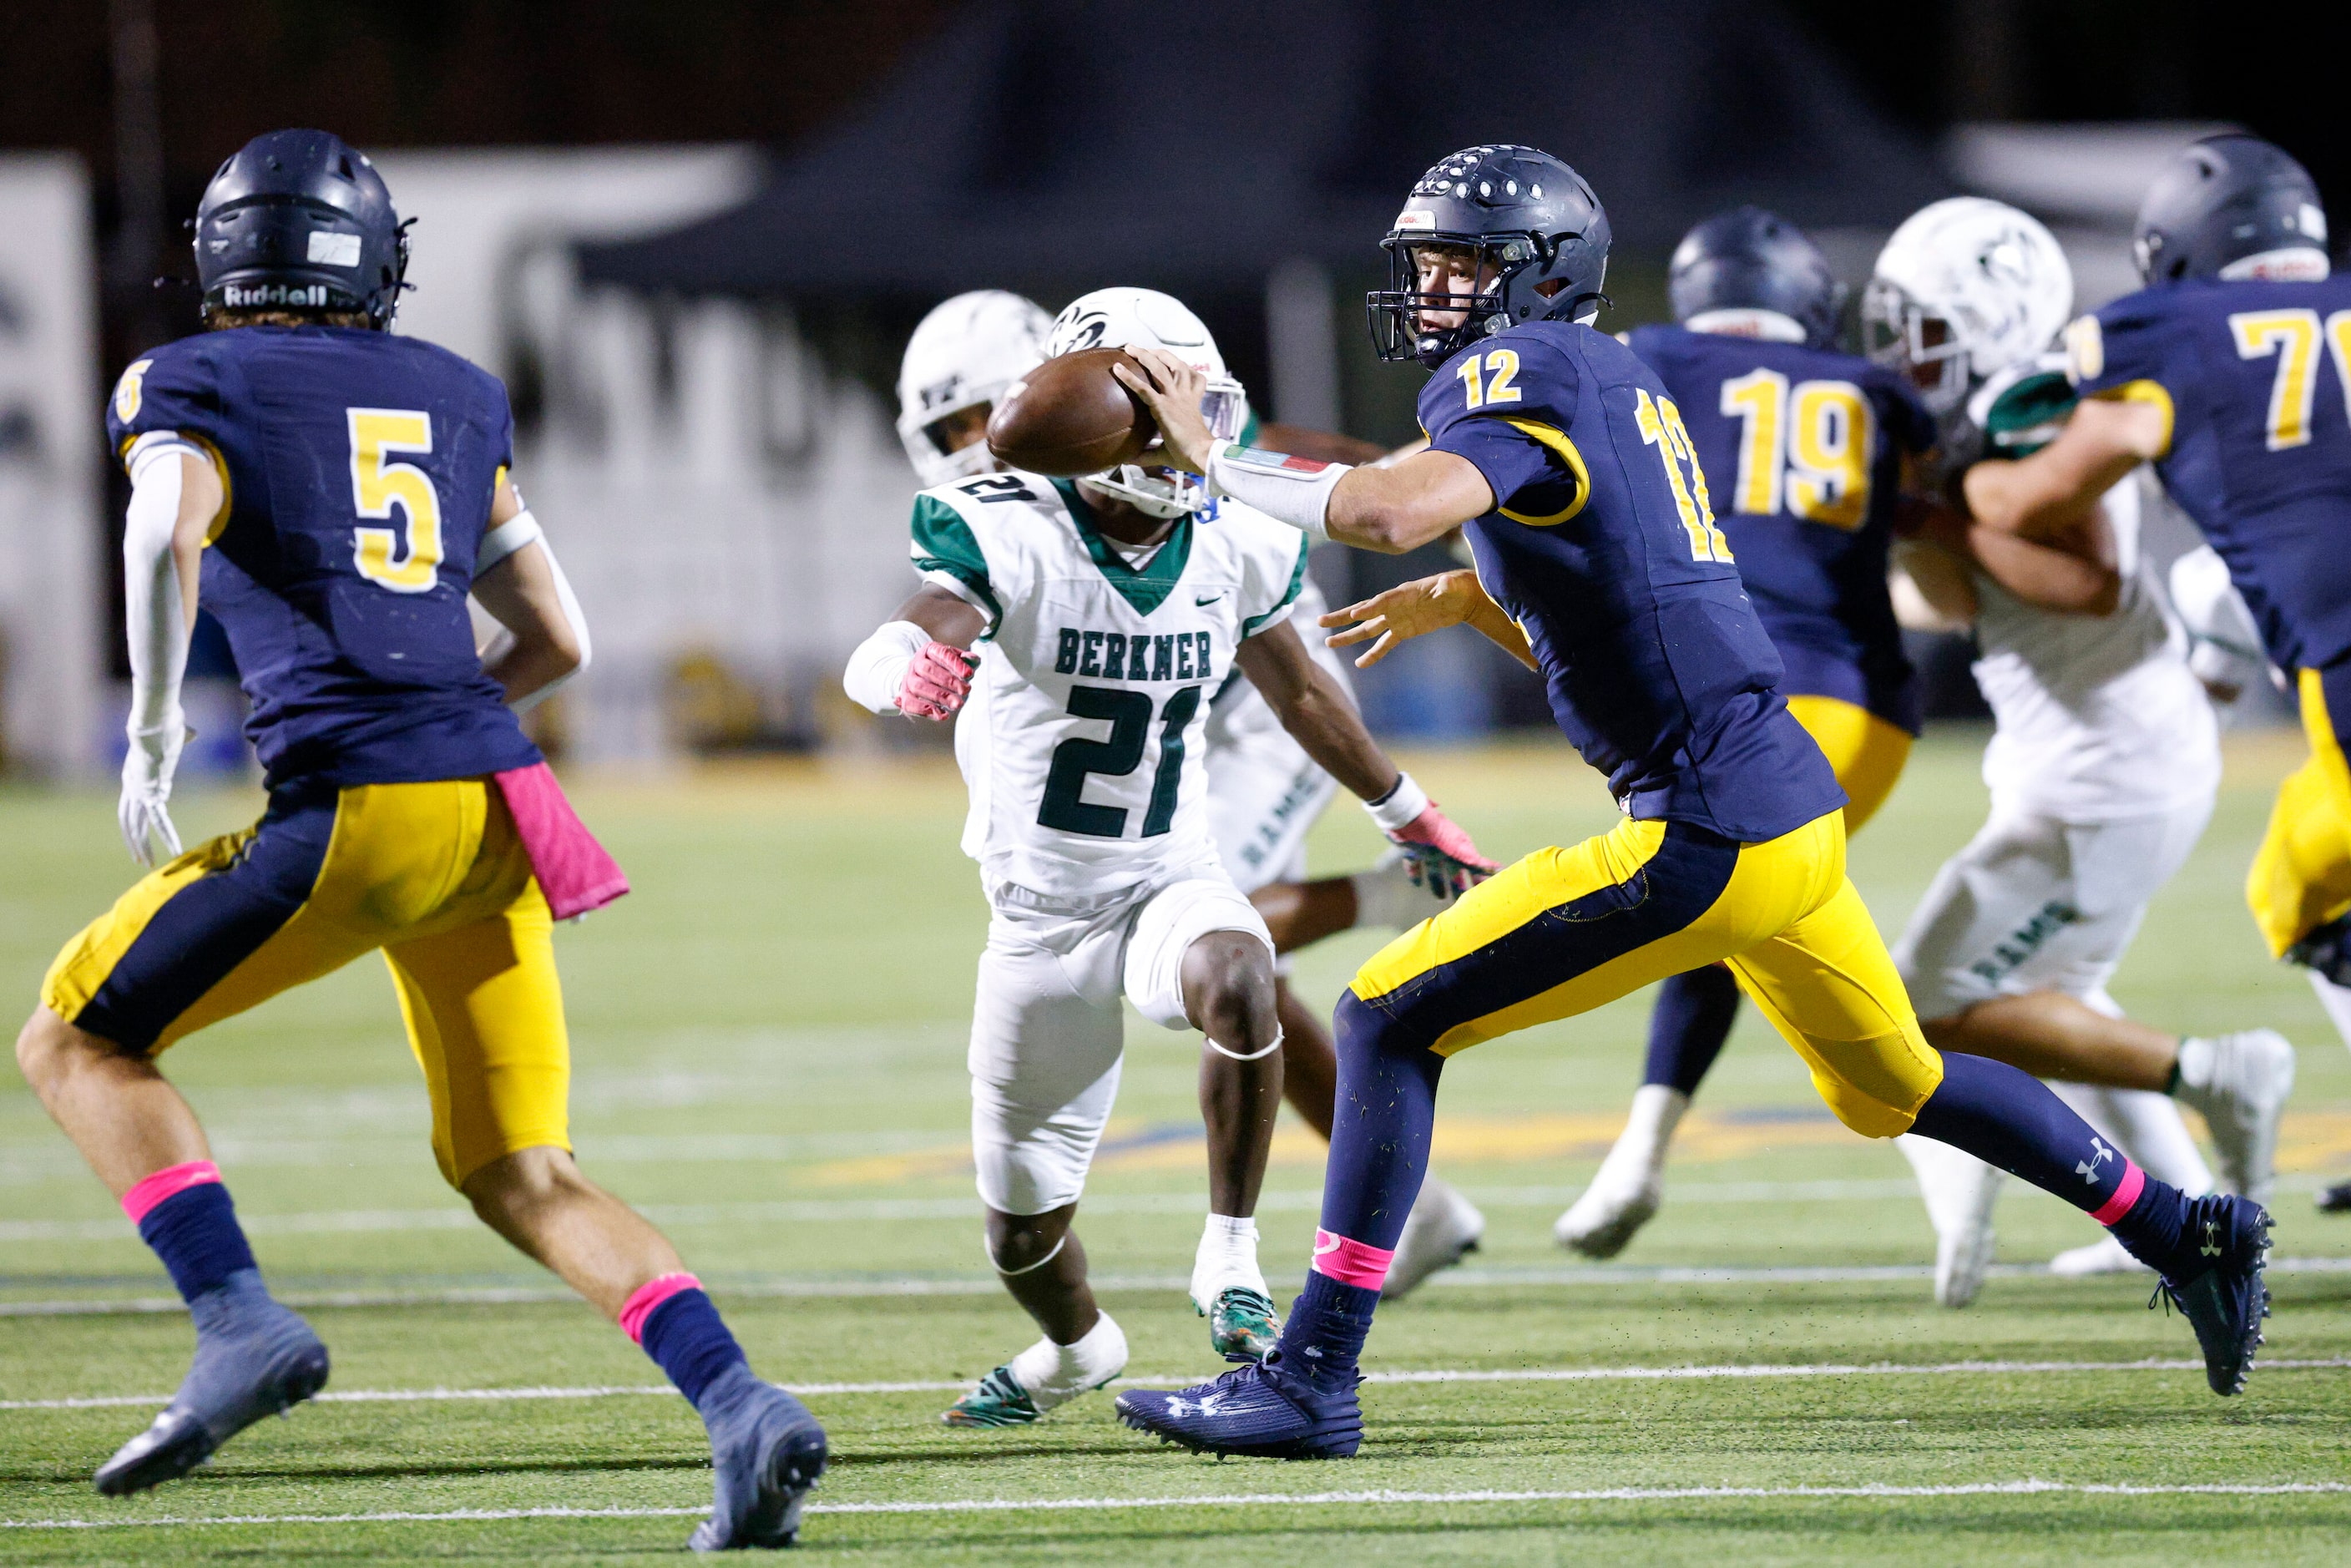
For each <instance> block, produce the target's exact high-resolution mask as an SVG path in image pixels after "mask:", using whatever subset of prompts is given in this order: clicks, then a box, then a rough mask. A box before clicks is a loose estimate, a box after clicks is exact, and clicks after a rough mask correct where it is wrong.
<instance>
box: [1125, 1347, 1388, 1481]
mask: <svg viewBox="0 0 2351 1568" xmlns="http://www.w3.org/2000/svg"><path fill="white" fill-rule="evenodd" d="M1289 1361H1290V1357H1289V1355H1288V1354H1287V1353H1285V1352H1283V1351H1280V1350H1275V1351H1273V1352H1271V1353H1270V1354H1268V1355H1267V1356H1266V1358H1265V1359H1264V1360H1263V1361H1252V1362H1248V1363H1245V1364H1242V1365H1239V1366H1237V1367H1235V1368H1234V1369H1233V1370H1232V1371H1230V1372H1228V1373H1226V1374H1225V1375H1223V1376H1222V1377H1219V1378H1217V1380H1216V1381H1215V1382H1213V1383H1203V1384H1201V1385H1198V1386H1197V1387H1195V1388H1186V1389H1181V1390H1179V1391H1176V1392H1175V1393H1169V1392H1167V1391H1166V1390H1165V1389H1146V1388H1135V1389H1129V1390H1128V1391H1127V1392H1126V1393H1124V1394H1122V1395H1120V1396H1118V1418H1119V1419H1120V1420H1122V1421H1123V1422H1125V1423H1126V1424H1127V1425H1128V1426H1130V1427H1134V1429H1135V1430H1136V1431H1138V1432H1148V1433H1150V1434H1151V1435H1152V1436H1153V1437H1157V1438H1159V1439H1160V1440H1161V1441H1163V1442H1168V1443H1174V1444H1175V1445H1176V1446H1177V1447H1178V1448H1189V1449H1191V1450H1192V1451H1193V1452H1194V1453H1196V1454H1200V1453H1211V1454H1214V1455H1216V1456H1217V1458H1220V1459H1221V1458H1224V1457H1225V1456H1226V1455H1228V1454H1249V1455H1253V1456H1256V1457H1259V1458H1269V1459H1343V1458H1350V1457H1352V1456H1353V1453H1354V1451H1355V1449H1356V1448H1357V1446H1358V1445H1360V1444H1361V1443H1362V1442H1363V1440H1364V1411H1363V1406H1362V1405H1361V1404H1359V1403H1358V1402H1357V1400H1356V1398H1355V1388H1356V1385H1360V1384H1361V1383H1362V1382H1363V1380H1364V1379H1363V1375H1362V1374H1361V1373H1357V1374H1354V1375H1352V1376H1351V1377H1350V1378H1349V1380H1348V1386H1347V1389H1346V1391H1345V1392H1344V1393H1342V1394H1326V1393H1324V1392H1323V1391H1322V1390H1321V1389H1319V1388H1316V1387H1315V1386H1314V1385H1313V1384H1312V1383H1311V1382H1310V1381H1309V1380H1308V1379H1307V1378H1306V1377H1305V1376H1304V1375H1302V1374H1301V1373H1298V1372H1295V1371H1293V1370H1291V1368H1290V1364H1289Z"/></svg>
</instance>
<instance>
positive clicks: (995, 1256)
mask: <svg viewBox="0 0 2351 1568" xmlns="http://www.w3.org/2000/svg"><path fill="white" fill-rule="evenodd" d="M1068 1234H1069V1222H1068V1221H1067V1220H1065V1219H1059V1218H1053V1217H1051V1216H1049V1215H1030V1216H1020V1217H1016V1218H1012V1219H1011V1220H1010V1222H1009V1223H1007V1222H1006V1220H1005V1219H1004V1218H999V1217H991V1218H989V1220H988V1222H987V1259H988V1261H989V1262H991V1263H993V1264H994V1265H995V1266H996V1269H997V1271H998V1273H1006V1274H1010V1273H1018V1272H1019V1271H1020V1270H1024V1269H1028V1268H1031V1267H1034V1266H1035V1265H1036V1264H1037V1263H1038V1262H1040V1260H1043V1259H1044V1258H1045V1257H1046V1256H1047V1255H1048V1254H1050V1252H1051V1251H1052V1250H1053V1249H1055V1248H1057V1247H1059V1246H1061V1242H1062V1240H1063V1239H1064V1238H1065V1237H1067V1236H1068Z"/></svg>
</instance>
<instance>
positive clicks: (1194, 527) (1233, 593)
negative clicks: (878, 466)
mask: <svg viewBox="0 0 2351 1568" xmlns="http://www.w3.org/2000/svg"><path fill="white" fill-rule="evenodd" d="M1307 543H1308V540H1307V538H1306V536H1305V535H1304V534H1302V533H1301V532H1299V531H1298V530H1297V529H1296V528H1290V527H1287V526H1286V525H1284V524H1281V523H1277V522H1275V521H1274V520H1273V519H1271V518H1270V517H1266V516H1264V515H1263V514H1262V513H1259V512H1256V511H1252V510H1250V509H1249V507H1243V506H1241V505H1239V504H1238V503H1236V502H1234V501H1230V500H1225V501H1220V502H1218V503H1217V504H1216V505H1215V506H1213V507H1210V508H1209V509H1207V511H1204V512H1201V513H1198V514H1196V515H1194V516H1191V517H1182V518H1178V519H1177V520H1176V523H1175V529H1174V531H1173V532H1172V533H1171V534H1169V536H1168V537H1167V538H1166V540H1165V542H1164V543H1162V544H1160V545H1159V546H1158V547H1157V549H1156V550H1155V552H1154V553H1152V554H1151V555H1150V556H1149V558H1148V559H1144V560H1142V562H1141V564H1140V565H1135V564H1130V557H1132V556H1134V555H1136V554H1138V553H1139V552H1134V551H1131V550H1130V551H1125V552H1124V553H1122V547H1120V546H1119V545H1117V544H1115V543H1113V541H1111V540H1110V539H1108V538H1104V537H1103V536H1102V534H1101V533H1100V532H1098V531H1097V530H1096V529H1095V528H1094V526H1093V518H1092V508H1090V507H1088V506H1087V505H1086V503H1085V502H1084V500H1083V499H1082V498H1081V497H1080V496H1079V495H1078V492H1077V487H1076V485H1075V484H1074V483H1073V482H1071V481H1069V480H1051V479H1045V478H1041V477H1039V476H1036V475H1032V474H1022V473H1006V474H986V475H980V476H977V477H974V478H970V479H966V480H961V481H959V482H957V483H956V484H953V485H946V486H940V487H939V488H937V489H935V490H925V491H924V492H923V493H922V494H921V495H920V496H918V497H915V501H914V564H915V567H916V568H917V569H918V570H921V571H922V572H923V574H924V576H925V579H926V580H929V581H931V582H934V583H936V584H937V585H939V586H940V587H943V588H945V589H946V590H947V591H950V592H952V593H955V594H956V595H958V596H959V597H961V598H963V599H965V600H967V601H969V602H970V603H972V604H974V605H976V606H977V607H978V608H979V610H980V611H981V612H983V613H984V614H986V615H987V620H988V631H987V636H986V638H985V640H984V641H983V642H982V643H980V644H979V645H978V648H977V652H978V654H979V669H978V672H977V674H976V675H975V676H974V678H973V681H972V693H971V699H970V701H969V702H968V703H967V704H966V705H965V706H964V709H963V712H962V713H961V715H959V716H958V717H957V719H956V762H957V763H958V764H959V765H960V766H961V767H962V768H963V776H964V781H965V783H966V784H967V786H968V787H969V789H970V791H971V813H970V816H969V817H968V818H967V820H966V822H965V826H964V836H963V848H964V852H965V853H966V854H968V855H970V856H971V857H972V858H973V859H974V860H976V861H977V862H979V863H980V873H981V878H982V880H983V881H984V882H985V883H987V885H988V887H989V889H990V890H991V892H993V891H994V890H996V889H998V887H1001V886H1003V885H1004V884H1011V885H1013V886H1016V887H1019V888H1022V889H1026V890H1027V891H1028V892H1029V893H1030V894H1037V895H1041V896H1042V897H1044V898H1046V899H1049V900H1052V901H1056V902H1067V903H1068V904H1071V906H1073V907H1074V906H1080V905H1083V904H1092V903H1094V902H1098V901H1102V900H1107V899H1109V898H1112V897H1113V896H1114V895H1116V894H1118V893H1119V892H1120V891H1121V890H1124V889H1131V888H1133V887H1135V886H1137V885H1139V884H1142V883H1152V882H1157V881H1164V880H1165V879H1167V878H1168V877H1170V876H1175V875H1181V874H1184V873H1188V872H1193V871H1196V869H1197V868H1199V867H1201V866H1203V865H1214V864H1215V863H1216V850H1215V848H1214V846H1213V844H1212V842H1211V841H1210V838H1209V834H1208V826H1207V804H1206V797H1207V768H1206V765H1205V760H1204V757H1203V753H1204V751H1205V749H1206V747H1205V739H1204V731H1205V730H1206V728H1207V722H1208V705H1209V701H1210V699H1211V698H1213V697H1214V696H1215V695H1216V694H1217V688H1218V687H1220V686H1221V685H1223V684H1224V683H1225V681H1226V680H1227V678H1228V677H1229V676H1231V675H1232V674H1233V655H1234V653H1235V651H1236V650H1238V648H1239V646H1240V644H1241V643H1242V642H1243V641H1245V640H1246V639H1248V638H1249V637H1253V636H1255V635H1256V634H1257V633H1259V632H1262V631H1264V630H1265V629H1266V628H1268V627H1270V626H1273V625H1275V624H1278V623H1279V622H1281V621H1283V620H1285V619H1287V618H1288V617H1289V615H1290V612H1291V610H1292V608H1293V606H1294V605H1295V603H1296V601H1297V598H1298V593H1299V588H1300V585H1301V583H1302V582H1303V581H1304V580H1305V572H1306V547H1307Z"/></svg>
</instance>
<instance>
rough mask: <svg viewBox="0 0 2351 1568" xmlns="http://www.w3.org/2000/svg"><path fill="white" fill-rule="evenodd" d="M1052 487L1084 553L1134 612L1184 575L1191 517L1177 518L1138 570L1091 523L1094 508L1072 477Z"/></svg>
mask: <svg viewBox="0 0 2351 1568" xmlns="http://www.w3.org/2000/svg"><path fill="white" fill-rule="evenodd" d="M1053 488H1054V489H1055V490H1056V491H1058V492H1060V494H1061V504H1062V505H1063V506H1065V507H1068V508H1069V510H1070V521H1071V522H1072V523H1074V524H1076V525H1077V529H1078V538H1081V539H1083V540H1084V541H1085V546H1086V554H1087V555H1089V556H1091V557H1092V558H1093V563H1094V566H1095V568H1096V570H1099V571H1101V573H1102V576H1104V577H1106V578H1108V579H1109V580H1110V585H1111V586H1112V587H1113V588H1115V589H1117V590H1118V591H1119V594H1120V596H1121V597H1123V599H1124V600H1125V601H1127V602H1128V603H1129V604H1132V605H1134V612H1135V613H1136V614H1137V615H1148V614H1150V613H1151V612H1153V611H1155V610H1156V609H1158V608H1159V607H1160V606H1161V605H1162V604H1165V602H1166V601H1167V596H1168V595H1169V594H1170V593H1173V592H1174V591H1175V584H1176V582H1177V581H1178V580H1181V579H1182V577H1183V575H1184V568H1185V565H1186V563H1187V562H1188V561H1189V560H1190V559H1191V558H1192V518H1191V517H1189V516H1188V515H1187V516H1185V517H1178V518H1176V519H1175V531H1174V532H1173V533H1171V534H1169V535H1168V536H1167V538H1166V539H1165V541H1164V542H1163V543H1162V544H1161V545H1160V547H1159V549H1158V551H1157V553H1155V555H1153V556H1152V558H1151V562H1150V564H1149V565H1147V566H1145V567H1143V568H1142V569H1141V570H1137V569H1135V568H1134V567H1131V566H1129V565H1127V564H1126V561H1125V559H1124V558H1123V557H1122V556H1121V555H1120V554H1119V553H1118V551H1117V549H1115V548H1113V546H1112V544H1111V542H1110V541H1109V540H1108V539H1106V538H1102V530H1101V529H1100V528H1097V527H1096V526H1095V525H1094V509H1093V508H1092V507H1090V506H1088V505H1086V501H1085V497H1082V496H1081V495H1079V494H1078V486H1077V482H1076V481H1075V480H1073V479H1056V480H1054V481H1053Z"/></svg>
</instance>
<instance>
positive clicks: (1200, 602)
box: [1192, 593, 1224, 609]
mask: <svg viewBox="0 0 2351 1568" xmlns="http://www.w3.org/2000/svg"><path fill="white" fill-rule="evenodd" d="M1223 597H1224V595H1223V594H1221V593H1211V594H1210V595H1208V597H1207V598H1206V599H1195V600H1193V601H1192V604H1193V607H1194V608H1196V609H1198V608H1202V607H1205V606H1207V605H1210V604H1214V603H1215V602H1216V601H1217V600H1219V599H1222V598H1223Z"/></svg>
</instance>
